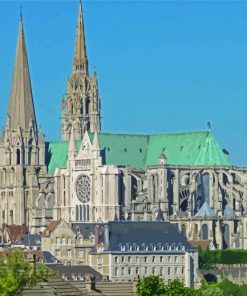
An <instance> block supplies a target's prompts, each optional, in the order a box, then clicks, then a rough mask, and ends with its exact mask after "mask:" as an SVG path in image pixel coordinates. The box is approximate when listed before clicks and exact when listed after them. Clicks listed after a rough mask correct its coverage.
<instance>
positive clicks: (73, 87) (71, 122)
mask: <svg viewBox="0 0 247 296" xmlns="http://www.w3.org/2000/svg"><path fill="white" fill-rule="evenodd" d="M72 126H73V127H74V135H75V140H81V139H83V135H84V133H85V131H88V132H99V131H100V98H99V93H98V82H97V77H96V75H92V76H90V75H89V74H88V59H87V50H86V41H85V31H84V21H83V12H82V3H81V1H79V11H78V20H77V32H76V43H75V53H74V58H73V70H72V75H71V77H70V78H69V79H68V82H67V94H66V98H63V99H62V140H66V141H68V140H69V139H70V134H71V128H72Z"/></svg>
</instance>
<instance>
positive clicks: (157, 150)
mask: <svg viewBox="0 0 247 296" xmlns="http://www.w3.org/2000/svg"><path fill="white" fill-rule="evenodd" d="M98 137H99V144H100V149H101V155H102V157H103V162H104V163H105V164H108V165H123V166H130V167H133V168H137V169H145V168H146V167H147V166H151V165H158V163H159V157H160V154H161V153H164V154H165V155H166V158H167V164H168V165H180V166H210V165H212V166H214V165H217V166H228V165H230V162H229V161H228V159H227V157H226V156H225V154H224V153H223V151H222V149H221V148H220V146H219V144H218V143H217V142H216V140H215V138H214V137H213V135H212V134H211V132H209V131H198V132H187V133H174V134H160V135H131V134H110V133H99V134H98ZM90 140H91V142H92V140H93V134H90ZM68 144H69V142H67V141H62V142H47V143H46V163H47V165H48V172H49V173H50V174H53V173H54V172H55V170H56V168H65V167H66V162H67V156H68ZM76 146H77V150H79V147H80V141H77V143H76Z"/></svg>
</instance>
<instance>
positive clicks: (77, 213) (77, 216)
mask: <svg viewBox="0 0 247 296" xmlns="http://www.w3.org/2000/svg"><path fill="white" fill-rule="evenodd" d="M75 212H76V214H75V216H76V217H75V219H76V221H78V220H79V208H78V206H76V211H75Z"/></svg>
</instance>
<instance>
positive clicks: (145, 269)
mask: <svg viewBox="0 0 247 296" xmlns="http://www.w3.org/2000/svg"><path fill="white" fill-rule="evenodd" d="M147 273H148V268H147V266H145V267H144V274H147Z"/></svg>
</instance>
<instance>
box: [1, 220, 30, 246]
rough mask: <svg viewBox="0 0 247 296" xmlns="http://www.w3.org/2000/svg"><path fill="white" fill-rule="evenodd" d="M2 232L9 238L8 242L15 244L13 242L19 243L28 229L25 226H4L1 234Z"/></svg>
mask: <svg viewBox="0 0 247 296" xmlns="http://www.w3.org/2000/svg"><path fill="white" fill-rule="evenodd" d="M4 231H6V232H7V234H8V236H9V240H10V241H12V242H15V241H20V240H21V239H22V237H23V235H24V234H27V233H28V228H27V226H26V225H15V224H12V225H7V224H4V225H3V232H4Z"/></svg>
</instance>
